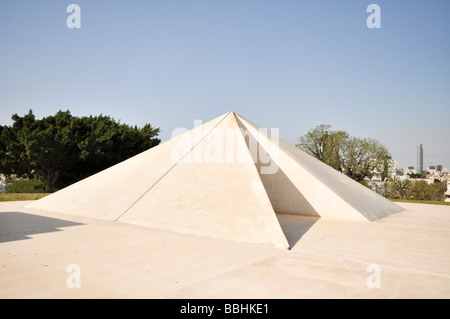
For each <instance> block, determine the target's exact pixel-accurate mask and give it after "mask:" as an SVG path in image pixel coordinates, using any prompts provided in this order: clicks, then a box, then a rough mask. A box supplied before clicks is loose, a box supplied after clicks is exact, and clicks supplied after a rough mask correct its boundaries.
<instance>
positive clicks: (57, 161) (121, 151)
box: [0, 110, 160, 192]
mask: <svg viewBox="0 0 450 319" xmlns="http://www.w3.org/2000/svg"><path fill="white" fill-rule="evenodd" d="M12 120H13V121H14V122H13V124H12V125H11V126H2V127H0V156H1V157H0V171H1V172H2V173H4V174H16V175H17V176H19V177H32V176H33V175H38V176H39V177H40V178H42V180H43V181H44V182H45V185H46V192H53V191H54V190H55V186H58V187H64V186H67V185H68V184H70V183H73V182H76V181H78V180H80V179H83V178H85V177H87V176H89V175H92V174H94V173H96V172H99V171H101V170H103V169H105V168H107V167H109V166H112V165H114V164H117V163H119V162H121V161H123V160H125V159H127V158H129V157H131V156H134V155H136V154H138V153H140V152H142V151H145V150H147V149H149V148H151V147H153V146H155V145H158V144H159V143H160V140H159V139H158V138H157V135H158V133H159V128H153V127H152V126H151V125H150V124H146V125H144V127H142V128H137V127H136V126H134V127H132V126H129V125H126V124H121V123H120V122H117V121H115V120H114V119H112V118H111V117H109V116H104V115H99V116H89V117H86V116H85V117H75V116H72V115H71V113H70V111H65V112H63V111H59V112H57V113H56V114H55V115H51V116H47V117H45V118H43V119H40V120H39V119H36V118H35V116H34V114H33V112H32V111H31V110H30V111H29V112H28V114H25V115H24V116H22V117H21V116H19V115H17V114H14V115H13V116H12Z"/></svg>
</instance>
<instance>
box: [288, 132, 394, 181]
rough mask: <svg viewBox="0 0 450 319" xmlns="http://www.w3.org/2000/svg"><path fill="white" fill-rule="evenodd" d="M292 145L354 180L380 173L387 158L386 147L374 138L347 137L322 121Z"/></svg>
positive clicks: (344, 133)
mask: <svg viewBox="0 0 450 319" xmlns="http://www.w3.org/2000/svg"><path fill="white" fill-rule="evenodd" d="M296 147H298V148H300V149H302V150H303V151H305V152H306V153H308V154H310V155H312V156H314V157H315V158H317V159H319V160H321V161H322V162H324V163H325V164H327V165H329V166H331V167H333V168H334V169H336V170H338V171H340V172H342V173H344V174H346V175H347V176H349V177H351V178H353V179H354V180H356V181H358V182H361V181H363V180H364V178H366V177H369V178H370V177H372V176H373V175H374V174H375V173H376V172H381V173H382V172H383V170H386V169H385V167H384V166H385V165H388V161H389V159H390V158H391V156H390V154H389V151H388V149H387V148H386V147H385V146H384V145H382V144H381V143H380V142H378V141H377V140H375V139H371V138H357V137H351V136H349V134H348V133H347V132H345V131H332V130H331V125H324V124H322V125H319V126H317V127H316V128H314V129H312V130H309V131H308V132H307V133H306V134H305V135H304V136H302V137H300V138H299V143H298V144H296ZM385 175H387V172H386V173H385Z"/></svg>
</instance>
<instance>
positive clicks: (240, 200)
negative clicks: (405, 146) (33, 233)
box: [28, 112, 403, 248]
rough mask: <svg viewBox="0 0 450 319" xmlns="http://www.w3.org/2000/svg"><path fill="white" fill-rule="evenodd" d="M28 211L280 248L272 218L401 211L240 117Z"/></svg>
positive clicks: (368, 216) (360, 216)
mask: <svg viewBox="0 0 450 319" xmlns="http://www.w3.org/2000/svg"><path fill="white" fill-rule="evenodd" d="M28 207H32V208H38V209H44V210H50V211H57V212H60V213H65V214H73V215H81V216H88V217H94V218H100V219H106V220H112V221H120V222H125V223H131V224H135V225H141V226H148V227H153V228H159V229H164V230H170V231H176V232H186V233H193V234H197V235H204V236H210V237H216V238H223V239H231V240H237V241H244V242H249V243H259V244H271V245H275V246H277V247H282V248H288V247H289V244H288V242H287V239H286V237H285V236H284V233H283V231H282V229H281V226H280V224H279V222H278V219H277V217H276V214H275V213H287V214H298V215H309V216H320V217H323V218H330V219H331V218H334V219H349V220H359V221H361V222H368V221H373V220H376V219H378V218H382V217H384V216H387V215H390V214H392V213H396V212H399V211H401V210H403V209H402V208H401V207H399V206H397V205H395V204H394V203H392V202H390V201H389V200H387V199H385V198H383V197H381V196H379V195H378V194H376V193H375V192H373V191H372V190H370V189H368V188H366V187H365V186H362V185H361V184H359V183H357V182H355V181H353V180H352V179H350V178H348V177H347V176H345V175H344V174H342V173H340V172H338V171H336V170H334V169H333V168H331V167H329V166H327V165H325V164H324V163H322V162H320V161H319V160H317V159H315V158H313V157H312V156H310V155H308V154H306V153H305V152H303V151H301V150H299V149H297V148H295V147H294V146H292V145H290V144H289V143H287V142H285V141H283V140H281V139H280V138H278V137H277V136H275V135H271V134H270V133H269V132H267V130H263V129H261V128H259V127H258V126H256V125H255V124H253V123H251V122H250V121H248V120H246V119H244V118H243V117H241V116H239V115H238V114H236V113H234V112H228V113H226V114H224V115H222V116H219V117H218V118H215V119H213V120H211V121H209V122H207V123H205V124H203V125H201V126H198V127H196V128H194V129H192V130H190V131H188V132H185V133H183V134H180V135H178V136H177V137H175V138H172V139H171V140H169V141H167V142H165V143H162V144H160V145H158V146H156V147H153V148H151V149H149V150H147V151H145V152H142V153H141V154H138V155H136V156H134V157H132V158H130V159H128V160H126V161H123V162H121V163H119V164H117V165H114V166H112V167H110V168H108V169H106V170H104V171H101V172H99V173H97V174H95V175H92V176H90V177H88V178H86V179H84V180H81V181H79V182H77V183H75V184H72V185H70V186H68V187H66V188H64V189H62V190H60V191H58V192H56V193H54V194H51V195H49V196H47V197H44V198H42V199H40V200H38V201H36V202H33V203H31V204H29V205H28Z"/></svg>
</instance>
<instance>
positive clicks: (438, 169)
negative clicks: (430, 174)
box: [436, 164, 442, 172]
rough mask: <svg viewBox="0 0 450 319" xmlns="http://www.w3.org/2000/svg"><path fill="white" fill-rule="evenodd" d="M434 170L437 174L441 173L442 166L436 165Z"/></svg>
mask: <svg viewBox="0 0 450 319" xmlns="http://www.w3.org/2000/svg"><path fill="white" fill-rule="evenodd" d="M436 170H437V171H438V172H442V165H440V164H438V165H436Z"/></svg>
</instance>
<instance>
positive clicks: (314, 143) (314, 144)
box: [296, 124, 348, 171]
mask: <svg viewBox="0 0 450 319" xmlns="http://www.w3.org/2000/svg"><path fill="white" fill-rule="evenodd" d="M347 138H348V133H347V132H345V131H332V130H331V125H325V124H321V125H318V126H317V127H316V128H314V129H312V130H309V131H308V132H307V133H306V134H305V136H302V137H300V138H299V143H298V144H296V147H298V148H300V149H302V150H304V151H305V152H306V153H308V154H310V155H312V156H314V157H315V158H317V159H319V160H321V161H322V162H324V163H325V164H327V165H329V166H331V167H333V168H334V169H336V170H338V171H341V169H342V167H341V164H342V163H341V156H340V150H341V147H342V144H343V142H344V141H345V140H346V139H347Z"/></svg>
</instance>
